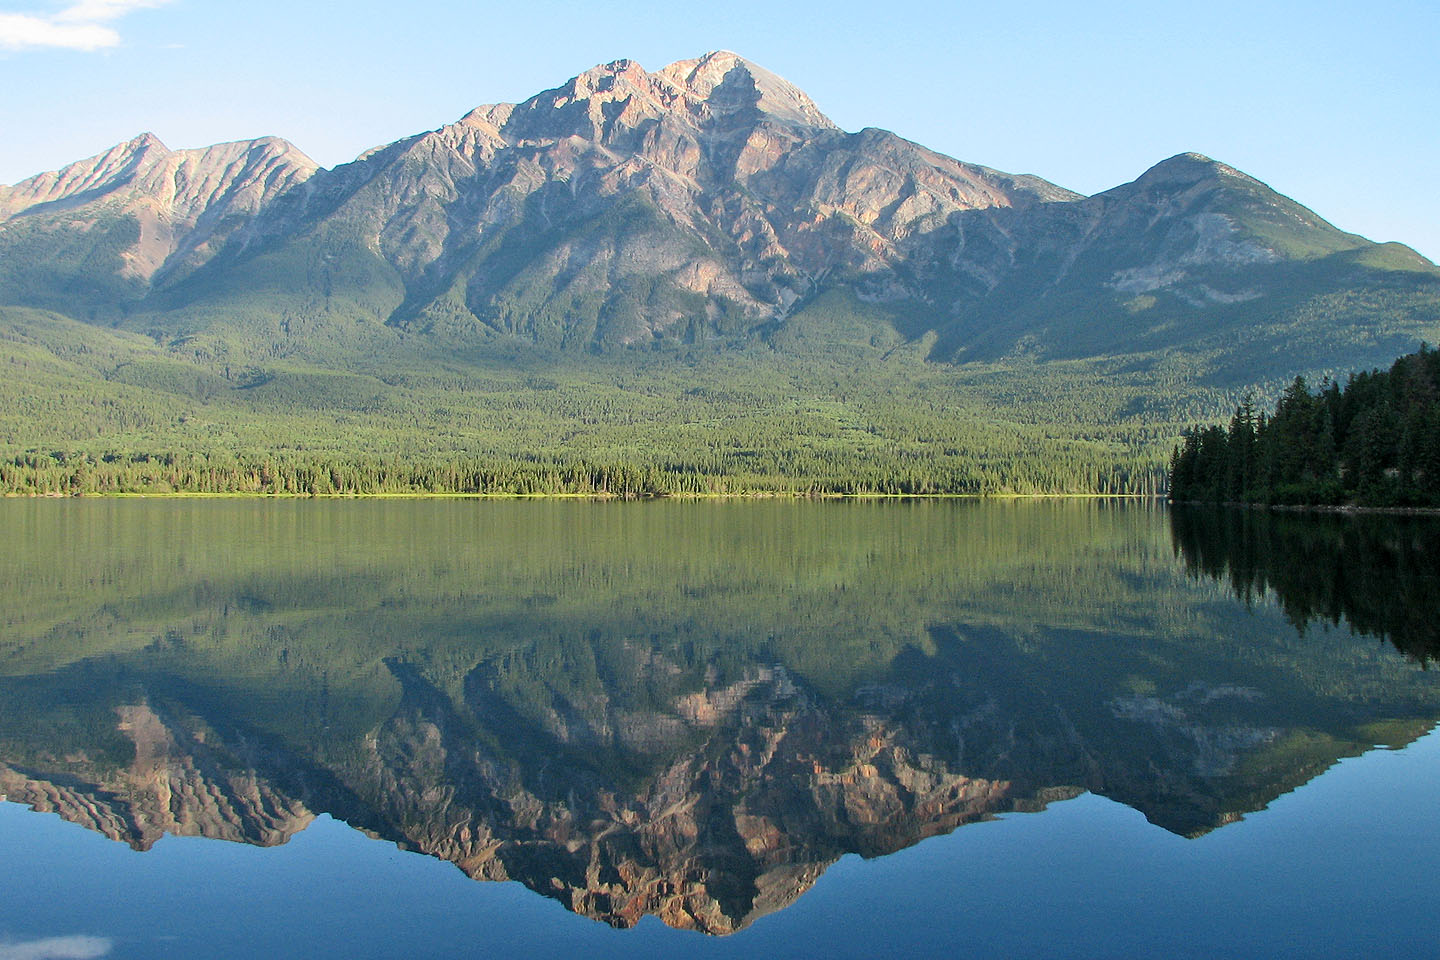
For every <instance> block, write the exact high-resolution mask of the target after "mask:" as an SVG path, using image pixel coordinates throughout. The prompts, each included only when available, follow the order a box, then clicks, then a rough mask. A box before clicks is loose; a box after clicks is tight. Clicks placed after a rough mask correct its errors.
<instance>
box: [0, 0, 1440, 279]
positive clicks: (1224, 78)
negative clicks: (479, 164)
mask: <svg viewBox="0 0 1440 960" xmlns="http://www.w3.org/2000/svg"><path fill="white" fill-rule="evenodd" d="M712 49H729V50H735V51H737V52H739V53H741V54H743V55H745V56H746V57H749V58H750V59H752V60H754V61H755V62H757V63H759V64H761V65H763V66H765V67H767V68H769V69H770V70H772V71H774V72H776V73H779V74H781V75H782V76H784V77H786V78H787V79H789V80H791V81H793V82H794V83H796V84H798V85H799V86H801V87H802V88H804V89H805V90H806V91H808V92H809V93H810V95H811V96H812V97H814V99H815V101H816V102H817V103H818V104H819V106H820V108H821V109H822V110H824V111H825V112H826V113H828V114H829V115H830V116H831V118H832V119H834V120H835V121H836V122H837V123H839V124H840V125H841V126H842V127H844V128H846V129H850V130H855V129H859V128H861V127H866V126H876V127H884V128H887V129H890V130H894V131H895V132H897V133H899V134H901V135H902V136H905V137H909V138H910V139H912V140H916V141H918V142H920V143H923V144H925V145H926V146H929V147H932V148H934V149H937V150H940V151H941V152H944V153H948V154H951V155H952V156H956V157H959V158H961V159H963V160H968V161H971V162H975V163H982V164H986V165H988V166H992V167H997V168H999V169H1001V170H1007V171H1010V172H1015V173H1035V174H1039V175H1040V176H1043V177H1046V178H1047V179H1050V180H1053V181H1055V182H1056V183H1059V184H1062V185H1063V186H1066V187H1070V188H1071V189H1074V190H1079V191H1082V192H1085V193H1094V192H1096V191H1099V190H1104V189H1107V188H1109V187H1112V186H1115V185H1117V184H1120V183H1124V182H1126V181H1128V180H1133V179H1134V178H1135V177H1136V176H1138V175H1139V174H1140V173H1141V172H1143V171H1144V170H1145V169H1146V168H1147V167H1149V166H1151V165H1152V164H1154V163H1156V162H1158V161H1160V160H1163V159H1165V158H1166V157H1169V156H1172V155H1173V154H1176V153H1180V152H1182V151H1186V150H1196V151H1199V152H1201V153H1205V154H1209V155H1210V156H1213V157H1215V158H1217V159H1220V160H1224V161H1225V162H1227V163H1230V164H1232V165H1234V166H1236V167H1239V168H1240V169H1242V170H1244V171H1246V172H1248V173H1250V174H1252V175H1254V176H1256V177H1258V178H1260V179H1261V180H1264V181H1266V182H1267V183H1269V184H1270V185H1271V186H1273V187H1275V188H1276V189H1278V190H1280V191H1281V192H1283V193H1286V194H1289V195H1290V196H1292V197H1294V198H1295V199H1297V200H1299V201H1300V202H1301V203H1304V204H1306V205H1307V206H1310V207H1312V208H1313V209H1315V210H1316V211H1317V212H1318V213H1320V214H1321V215H1322V216H1324V217H1326V218H1327V219H1329V220H1331V221H1332V222H1334V223H1335V224H1336V225H1338V226H1340V227H1342V228H1345V229H1348V230H1353V231H1355V232H1357V233H1361V234H1364V235H1366V236H1368V237H1370V238H1372V239H1375V240H1400V241H1402V242H1405V243H1408V244H1410V245H1411V246H1413V247H1415V248H1416V249H1418V250H1420V251H1421V252H1422V253H1424V254H1426V255H1427V256H1429V257H1431V258H1432V259H1435V258H1440V189H1437V179H1440V178H1437V174H1440V119H1437V117H1440V54H1437V51H1440V4H1437V3H1435V2H1434V0H1424V2H1419V0H1414V2H1412V0H1371V2H1368V3H1357V2H1354V0H1350V2H1345V3H1338V2H1326V0H1319V2H1309V3H1298V2H1297V3H1274V2H1266V0H1251V2H1232V0H1212V2H1208V3H1204V4H1184V5H1166V4H1163V3H1158V2H1157V3H1143V4H1142V3H1128V2H1109V0H1095V2H1090V3H1058V2H1044V0H1042V2H1037V3H1031V4H1027V5H1015V6H1012V7H1008V8H1007V7H1003V6H1001V5H999V4H994V3H986V4H967V3H938V2H928V0H887V2H884V3H855V2H849V0H828V2H809V0H802V2H791V3H783V2H774V0H769V2H753V0H728V2H726V3H716V4H709V5H703V6H701V5H693V6H692V5H687V4H676V3H666V4H659V3H651V2H644V0H634V2H628V3H606V2H602V0H592V2H588V3H576V2H570V0H525V2H522V3H504V4H499V3H495V4H491V3H461V2H453V0H409V2H406V3H403V4H397V3H392V2H380V0H358V2H352V3H335V4H329V3H327V4H312V3H306V2H305V0H289V2H285V3H281V2H278V0H249V2H244V3H236V2H233V0H232V2H221V0H0V90H3V91H4V93H3V94H0V129H3V130H4V139H3V149H0V183H13V182H15V181H17V180H20V179H23V178H25V177H27V176H29V175H31V174H34V173H37V172H40V171H42V170H48V169H54V168H55V167H58V166H60V165H62V164H64V163H66V162H68V161H70V160H76V159H79V158H82V157H86V156H90V155H92V154H95V153H98V152H99V151H101V150H102V149H104V148H105V147H107V146H109V145H111V144H113V143H116V142H119V141H121V140H125V139H128V138H130V137H132V136H134V135H135V134H137V133H139V132H141V131H144V130H149V131H152V132H154V133H155V134H156V135H158V136H159V137H160V138H161V139H162V140H164V141H165V142H166V143H167V144H168V145H170V146H171V147H191V146H203V145H205V144H209V143H215V142H219V141H223V140H237V139H242V138H248V137H255V136H261V135H267V134H273V135H277V136H282V137H285V138H286V139H289V140H291V141H293V142H294V143H295V144H296V145H298V146H299V147H300V148H301V149H303V150H305V151H306V152H307V153H309V154H310V155H311V156H312V157H314V158H315V159H316V160H317V161H319V162H320V163H322V164H324V165H326V166H330V165H334V164H336V163H342V162H345V161H347V160H351V159H353V158H354V157H355V156H356V155H357V154H359V153H360V152H362V151H363V150H365V149H368V148H369V147H372V146H376V145H379V144H382V143H387V142H390V141H392V140H395V139H398V138H400V137H403V136H407V135H409V134H412V133H417V132H420V131H421V130H425V129H430V128H433V127H436V126H439V125H441V124H443V123H447V122H449V121H451V120H454V119H456V118H458V117H459V116H461V115H462V114H464V113H465V112H466V111H468V110H469V109H470V108H471V107H474V106H476V105H478V104H481V103H490V102H495V101H502V100H521V99H524V98H526V97H528V96H530V95H532V94H534V93H536V92H538V91H540V90H542V89H545V88H548V87H553V86H557V85H559V84H560V83H562V82H564V81H565V80H566V79H568V78H569V77H571V76H573V75H574V74H576V73H578V72H580V71H581V70H584V69H586V68H588V67H590V66H593V65H594V64H596V63H601V62H605V61H609V60H614V59H618V58H621V57H629V58H631V59H634V60H637V61H639V62H640V63H641V64H642V65H644V66H645V67H647V68H651V69H653V68H657V67H660V66H663V65H664V64H666V63H669V62H671V61H674V60H679V59H684V58H689V57H695V56H698V55H700V54H701V53H703V52H705V51H707V50H712Z"/></svg>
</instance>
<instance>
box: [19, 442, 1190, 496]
mask: <svg viewBox="0 0 1440 960" xmlns="http://www.w3.org/2000/svg"><path fill="white" fill-rule="evenodd" d="M757 460H758V461H759V462H756V461H757ZM1162 479H1163V478H1162V476H1161V473H1160V471H1159V470H1158V469H1157V467H1156V466H1155V465H1154V464H1153V462H1152V461H1150V460H1149V459H1148V458H1146V457H1145V456H1143V455H1134V456H1130V457H1116V458H1113V459H1110V458H1100V457H1093V458H1092V457H1088V456H1083V455H1080V456H1076V457H1074V458H1071V459H1057V460H1052V461H1049V462H1044V463H1030V462H1024V461H1022V462H1019V463H1012V464H1006V463H1000V462H994V461H990V460H987V459H985V458H981V457H976V458H974V459H969V458H966V459H962V460H959V461H954V460H952V461H949V462H937V461H933V460H932V461H926V460H923V459H920V458H915V459H913V460H909V461H906V460H904V459H902V458H891V457H885V456H874V457H866V456H860V455H857V454H856V453H855V452H853V451H826V452H815V453H808V454H800V453H798V452H795V453H792V454H790V455H788V456H776V457H773V458H743V457H736V456H727V455H724V454H717V455H711V456H709V457H700V458H684V457H675V458H666V457H660V456H649V455H643V454H642V455H637V456H634V457H630V458H626V460H624V461H614V462H606V461H599V460H594V459H588V458H583V457H571V456H567V455H564V454H553V455H536V456H533V457H528V458H526V457H504V456H500V457H484V456H482V457H467V456H443V455H440V456H435V455H431V456H422V457H407V456H401V455H365V454H361V455H343V454H342V455H336V454H333V453H326V452H319V451H316V452H307V451H283V452H273V451H271V452H253V453H244V452H232V451H225V450H215V451H210V452H193V451H178V452H175V451H171V452H162V453H145V452H140V453H136V452H107V453H101V454H96V453H91V452H67V451H63V450H55V451H50V452H44V453H42V452H37V451H28V452H25V453H21V454H16V455H12V456H9V457H5V458H3V459H0V493H6V494H12V495H14V494H19V495H32V496H85V495H92V494H169V493H203V494H260V495H276V496H287V495H288V496H373V495H385V494H395V495H404V494H457V495H467V494H468V495H502V496H503V495H514V496H554V495H567V494H569V495H581V496H597V497H619V498H640V497H659V496H710V495H721V496H723V495H744V494H777V495H793V496H806V495H809V496H834V495H839V496H846V495H848V496H856V495H859V496H864V495H881V496H933V495H982V496H983V495H1005V494H1066V493H1099V494H1107V495H1146V496H1154V495H1156V494H1157V492H1158V490H1159V487H1160V483H1161V481H1162Z"/></svg>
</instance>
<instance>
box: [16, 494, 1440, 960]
mask: <svg viewBox="0 0 1440 960" xmlns="http://www.w3.org/2000/svg"><path fill="white" fill-rule="evenodd" d="M0 545H3V550H0V794H3V795H4V798H5V799H6V800H7V801H8V802H5V803H0V865H3V866H0V870H3V876H4V877H5V883H4V893H3V897H0V960H20V958H28V960H38V958H57V960H58V958H77V957H116V958H128V957H154V956H160V955H165V956H194V957H267V958H269V957H331V956H333V957H347V958H349V957H394V956H406V957H468V956H489V957H554V956H561V955H572V954H575V955H584V956H592V957H667V958H669V957H688V956H694V957H750V956H765V957H856V958H859V957H932V956H956V955H961V954H969V953H975V954H978V955H988V956H1013V957H1096V958H1100V957H1117V956H1123V957H1129V956H1135V957H1215V956H1225V957H1232V958H1234V957H1314V956H1356V957H1359V956H1374V955H1387V956H1407V957H1411V956H1440V946H1437V942H1436V941H1437V938H1436V936H1435V933H1434V924H1433V917H1434V915H1435V910H1436V908H1437V907H1440V821H1437V819H1436V817H1435V811H1436V810H1437V809H1440V734H1437V733H1432V730H1433V728H1434V725H1435V723H1436V721H1437V719H1440V675H1437V671H1435V670H1432V669H1427V667H1429V666H1431V664H1432V662H1433V660H1434V659H1435V657H1436V656H1437V655H1440V632H1437V630H1440V628H1437V624H1440V521H1437V520H1435V519H1428V518H1401V517H1308V516H1294V515H1275V514H1269V513H1261V512H1233V511H1232V512H1226V511H1220V510H1213V511H1190V510H1168V509H1162V508H1160V507H1157V506H1155V505H1153V504H1147V503H1143V502H1111V501H1033V502H1032V501H1019V502H1010V501H999V502H981V501H877V502H870V501H845V502H804V501H733V502H730V501H722V502H685V501H659V502H640V503H619V502H614V503H612V502H575V501H464V500H426V501H407V500H395V501H386V500H360V501H299V500H83V501H32V500H11V501H6V502H3V503H0Z"/></svg>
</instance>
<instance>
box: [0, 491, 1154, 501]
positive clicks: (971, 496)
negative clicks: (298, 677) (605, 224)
mask: <svg viewBox="0 0 1440 960" xmlns="http://www.w3.org/2000/svg"><path fill="white" fill-rule="evenodd" d="M3 498H4V499H6V500H591V501H603V502H607V503H608V502H621V503H634V502H642V501H659V500H1138V501H1153V502H1156V503H1162V504H1163V503H1166V502H1167V501H1166V500H1165V499H1164V497H1161V496H1160V495H1158V494H1142V493H788V492H783V491H772V492H766V491H754V492H750V493H662V494H643V495H637V496H625V495H622V494H614V493H429V492H407V493H246V492H236V493H204V492H185V491H174V492H169V493H83V494H75V493H6V494H4V495H3Z"/></svg>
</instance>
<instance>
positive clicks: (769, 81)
mask: <svg viewBox="0 0 1440 960" xmlns="http://www.w3.org/2000/svg"><path fill="white" fill-rule="evenodd" d="M659 75H660V76H663V77H665V78H667V79H669V80H670V81H671V82H673V83H675V84H676V85H677V86H679V87H681V88H683V89H684V90H686V91H687V92H689V93H690V94H691V95H692V96H694V97H696V98H697V99H700V100H704V101H706V102H707V103H709V104H710V105H711V107H712V109H715V110H716V111H717V112H722V113H728V112H734V111H736V110H738V109H740V108H742V107H746V106H752V105H753V106H754V107H756V108H757V109H759V110H760V111H762V112H764V113H768V114H771V115H772V116H775V117H777V118H779V119H781V120H785V121H788V122H790V123H797V124H801V125H803V126H810V127H825V128H831V129H834V128H835V124H834V123H832V122H831V121H830V118H829V117H827V116H825V115H824V114H823V113H821V112H820V109H819V108H818V107H816V106H815V101H813V100H811V99H810V97H809V95H808V94H806V93H805V91H803V90H801V89H800V88H799V87H797V86H795V85H794V84H793V83H791V82H790V81H788V80H786V79H784V78H783V77H781V76H779V75H777V74H774V73H771V72H770V71H769V70H766V69H765V68H764V67H761V66H759V65H758V64H756V63H753V62H752V61H750V60H746V59H745V58H744V57H742V56H740V55H739V54H738V53H733V52H731V51H729V50H713V51H711V52H710V53H707V54H705V55H704V56H702V57H699V58H697V59H695V60H677V61H676V62H674V63H672V64H670V65H669V66H667V67H664V68H663V69H661V70H660V71H659ZM717 108H718V109H717Z"/></svg>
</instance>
